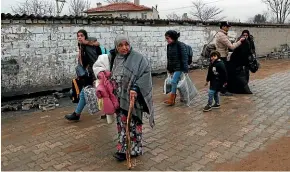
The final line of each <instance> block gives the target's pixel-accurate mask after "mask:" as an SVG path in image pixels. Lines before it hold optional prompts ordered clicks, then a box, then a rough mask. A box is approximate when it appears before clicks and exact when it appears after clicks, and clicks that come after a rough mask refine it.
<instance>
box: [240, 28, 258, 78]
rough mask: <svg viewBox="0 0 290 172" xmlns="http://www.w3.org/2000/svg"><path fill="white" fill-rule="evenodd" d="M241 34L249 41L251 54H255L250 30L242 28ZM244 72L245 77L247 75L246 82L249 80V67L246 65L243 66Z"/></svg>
mask: <svg viewBox="0 0 290 172" xmlns="http://www.w3.org/2000/svg"><path fill="white" fill-rule="evenodd" d="M241 36H243V37H245V38H246V39H247V40H248V41H249V44H250V49H251V53H252V55H254V56H256V48H255V42H254V37H253V35H251V34H250V31H248V30H243V32H242V35H241ZM245 73H246V77H247V82H249V80H250V69H249V67H248V66H247V65H246V66H245Z"/></svg>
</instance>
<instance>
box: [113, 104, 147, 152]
mask: <svg viewBox="0 0 290 172" xmlns="http://www.w3.org/2000/svg"><path fill="white" fill-rule="evenodd" d="M127 114H128V112H127V111H124V110H121V111H120V112H118V113H117V129H118V144H117V151H118V153H126V150H127V144H126V124H127ZM130 136H131V155H142V124H141V123H140V122H139V121H138V120H136V118H134V117H133V116H132V118H131V124H130Z"/></svg>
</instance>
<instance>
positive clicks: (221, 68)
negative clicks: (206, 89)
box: [206, 59, 227, 91]
mask: <svg viewBox="0 0 290 172" xmlns="http://www.w3.org/2000/svg"><path fill="white" fill-rule="evenodd" d="M206 81H207V82H210V89H211V90H216V91H220V90H221V89H222V87H223V85H224V84H225V83H226V82H227V71H226V67H225V65H224V62H223V61H222V60H221V59H217V60H215V61H214V62H212V63H210V66H209V68H208V73H207V77H206Z"/></svg>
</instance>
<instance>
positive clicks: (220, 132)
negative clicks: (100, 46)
mask: <svg viewBox="0 0 290 172" xmlns="http://www.w3.org/2000/svg"><path fill="white" fill-rule="evenodd" d="M289 83H290V71H288V72H282V73H277V74H274V75H272V76H271V77H267V78H265V79H261V80H254V81H252V82H251V84H250V85H251V88H252V91H253V92H254V94H253V95H235V96H234V97H222V101H221V104H222V107H221V109H219V110H214V111H212V112H208V113H203V112H202V108H203V106H204V105H205V104H206V101H207V95H206V91H204V90H201V92H200V95H199V96H198V97H197V98H196V99H195V103H194V105H193V106H192V107H185V106H183V105H181V104H180V103H177V105H176V106H174V107H166V106H165V105H163V103H162V101H163V99H164V95H162V91H161V90H162V85H161V84H159V85H156V86H155V87H154V92H155V93H154V101H155V114H156V127H155V128H154V129H151V128H150V127H149V125H148V122H147V120H145V119H144V121H145V125H144V129H143V131H144V155H143V156H141V157H138V158H137V159H134V160H133V162H134V164H135V167H134V170H213V169H214V166H215V164H216V163H221V162H225V161H238V160H240V159H241V158H243V157H245V156H246V155H248V154H249V153H250V152H252V151H254V150H258V149H263V148H264V147H265V145H267V144H268V143H269V142H271V141H272V140H275V139H277V138H280V137H282V136H284V135H288V136H289V131H290V121H289V118H290V85H289ZM72 110H73V108H72V107H67V108H59V109H55V110H53V111H49V112H34V113H31V114H29V115H23V116H18V117H17V118H15V119H14V118H13V119H5V120H4V121H2V133H1V138H2V145H1V147H2V152H1V155H2V156H1V158H2V159H1V163H2V170H126V166H125V162H124V163H119V162H116V161H115V160H114V159H113V157H112V155H113V153H114V152H115V143H116V136H117V135H116V126H115V125H114V124H112V125H108V124H106V121H104V120H101V119H100V117H99V116H90V115H88V114H87V113H86V114H84V115H83V116H82V118H81V121H80V122H78V123H71V122H67V121H66V120H64V118H63V116H64V115H65V114H67V113H70V112H71V111H72Z"/></svg>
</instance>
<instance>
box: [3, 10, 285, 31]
mask: <svg viewBox="0 0 290 172" xmlns="http://www.w3.org/2000/svg"><path fill="white" fill-rule="evenodd" d="M220 22H221V21H207V22H204V21H199V20H169V19H128V18H119V17H117V18H112V17H97V16H72V15H70V16H67V15H64V16H40V15H33V14H31V15H26V14H23V15H19V14H15V15H12V14H10V13H1V24H83V25H94V24H96V25H129V26H130V25H135V26H174V25H183V26H188V25H194V26H219V23H220ZM230 23H231V25H232V26H241V27H260V28H269V27H275V28H290V24H270V23H265V24H256V23H240V22H230Z"/></svg>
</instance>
